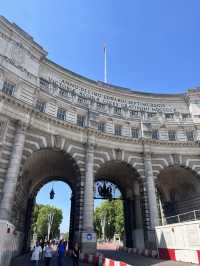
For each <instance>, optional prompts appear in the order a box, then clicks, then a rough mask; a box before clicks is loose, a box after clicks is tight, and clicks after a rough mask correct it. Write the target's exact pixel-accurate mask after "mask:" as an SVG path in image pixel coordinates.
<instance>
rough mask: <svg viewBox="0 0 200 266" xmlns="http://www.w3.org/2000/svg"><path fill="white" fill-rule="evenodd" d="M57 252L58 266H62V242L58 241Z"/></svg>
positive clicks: (63, 254)
mask: <svg viewBox="0 0 200 266" xmlns="http://www.w3.org/2000/svg"><path fill="white" fill-rule="evenodd" d="M57 252H58V266H63V263H64V256H65V245H64V243H63V240H60V243H59V244H58V249H57Z"/></svg>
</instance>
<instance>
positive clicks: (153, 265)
mask: <svg viewBox="0 0 200 266" xmlns="http://www.w3.org/2000/svg"><path fill="white" fill-rule="evenodd" d="M99 251H100V252H101V253H103V254H104V255H105V256H106V257H107V258H110V259H114V260H120V261H124V262H126V263H127V264H129V265H133V266H191V263H185V262H176V261H171V260H159V259H153V258H149V257H144V256H139V255H135V254H129V253H127V252H123V251H116V250H99ZM192 265H193V266H195V265H197V264H192Z"/></svg>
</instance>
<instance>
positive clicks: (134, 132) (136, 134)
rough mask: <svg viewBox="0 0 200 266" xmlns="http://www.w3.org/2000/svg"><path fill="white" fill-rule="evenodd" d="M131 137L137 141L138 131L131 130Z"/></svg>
mask: <svg viewBox="0 0 200 266" xmlns="http://www.w3.org/2000/svg"><path fill="white" fill-rule="evenodd" d="M131 135H132V138H134V139H138V138H139V129H138V128H131Z"/></svg>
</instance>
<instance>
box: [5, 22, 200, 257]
mask: <svg viewBox="0 0 200 266" xmlns="http://www.w3.org/2000/svg"><path fill="white" fill-rule="evenodd" d="M199 129H200V90H199V89H198V88H194V89H190V90H188V91H187V92H186V93H184V94H174V95H168V94H151V93H142V92H136V91H131V90H128V89H125V88H121V87H117V86H113V85H109V84H105V83H103V82H96V81H93V80H89V79H87V78H85V77H82V76H80V75H78V74H75V73H73V72H71V71H69V70H67V69H64V68H63V67H61V66H59V65H57V64H55V63H54V62H52V61H50V60H49V59H48V58H47V52H46V51H45V50H44V49H43V48H42V47H41V46H40V45H39V44H37V43H36V42H35V41H34V39H33V38H32V37H31V36H30V35H28V34H27V33H26V32H24V31H23V30H22V29H20V28H19V27H18V26H17V25H16V24H12V23H10V22H9V21H7V20H6V19H5V18H4V17H0V227H1V229H0V230H1V236H4V237H1V239H0V247H2V250H3V247H4V245H5V242H6V240H5V239H6V238H7V239H8V234H9V241H15V245H13V247H15V248H14V250H10V256H13V255H15V254H17V253H19V252H20V250H21V248H22V246H23V244H22V243H23V241H24V239H25V228H26V227H27V225H26V223H27V217H28V215H29V216H30V211H28V206H30V204H29V203H30V201H31V199H32V198H31V196H32V195H33V194H34V191H36V190H37V189H38V188H39V187H40V186H41V185H42V184H44V183H45V182H48V181H49V180H51V179H52V178H60V179H61V180H64V181H65V182H67V183H69V184H70V186H71V188H72V191H73V193H74V199H73V206H74V207H73V209H74V212H73V217H72V218H71V220H72V224H73V226H74V228H73V230H74V234H73V238H77V239H79V241H80V242H81V246H82V250H83V251H86V252H91V251H92V252H93V251H94V250H95V248H96V239H95V233H94V230H93V207H94V203H93V202H94V199H93V197H94V182H95V180H97V179H98V178H110V180H112V181H114V182H117V183H119V184H120V186H121V187H123V194H124V197H125V199H126V205H127V208H128V212H127V213H131V216H129V215H126V217H125V220H126V225H127V228H128V231H129V236H130V235H131V237H129V239H128V240H127V245H129V246H136V247H141V246H144V245H145V246H150V245H152V244H153V243H152V242H153V238H152V230H154V228H155V226H156V225H158V224H159V220H160V211H159V204H158V193H157V188H158V190H159V188H161V190H162V191H163V186H164V185H163V184H166V183H167V182H165V181H162V182H161V183H159V182H160V181H159V180H161V179H162V180H163V179H167V178H168V175H171V177H170V180H173V174H174V173H175V175H176V176H177V175H180V178H181V174H184V180H185V181H187V182H186V183H189V182H190V180H187V174H186V172H184V173H183V172H182V170H180V168H181V167H185V168H188V169H190V170H191V171H190V173H189V175H188V176H189V177H191V175H192V176H193V178H192V180H194V179H195V180H198V175H199V173H200V149H199V138H200V130H199ZM171 167H174V168H176V171H174V172H173V171H168V172H167V171H165V170H164V169H166V168H171ZM179 170H180V171H179ZM162 171H165V172H162ZM188 171H189V170H188ZM105 175H106V176H105ZM190 179H191V178H190ZM170 182H172V181H170ZM198 182H199V180H198ZM198 182H196V183H195V186H196V188H197V186H200V182H199V183H198ZM170 184H171V183H170ZM177 184H179V182H178V181H177ZM191 189H192V188H191ZM199 191H200V190H199V188H198V189H196V192H197V193H196V194H197V196H198V192H199ZM179 194H180V193H179ZM192 202H193V201H192V200H190V203H191V206H192V204H193V203H192ZM195 204H196V205H195V208H196V207H198V206H200V201H198V200H197V199H195ZM182 210H183V211H184V206H182ZM28 213H29V214H28ZM29 222H30V221H29ZM8 228H9V230H8ZM10 230H11V231H12V234H10ZM88 235H89V237H88ZM91 236H92V237H91ZM6 243H7V242H6ZM10 243H11V242H10Z"/></svg>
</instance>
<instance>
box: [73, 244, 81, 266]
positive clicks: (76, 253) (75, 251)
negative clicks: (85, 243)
mask: <svg viewBox="0 0 200 266" xmlns="http://www.w3.org/2000/svg"><path fill="white" fill-rule="evenodd" d="M79 252H80V250H79V245H78V243H77V242H75V244H74V247H73V250H72V260H73V266H78V260H79Z"/></svg>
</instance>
